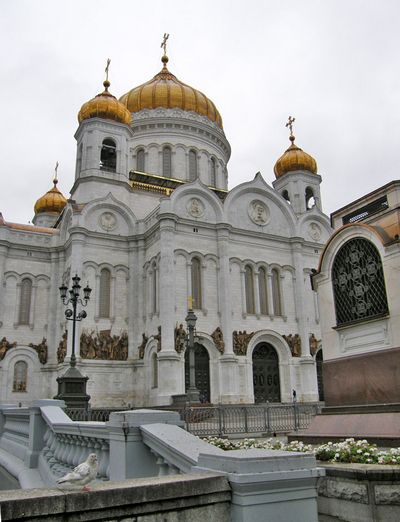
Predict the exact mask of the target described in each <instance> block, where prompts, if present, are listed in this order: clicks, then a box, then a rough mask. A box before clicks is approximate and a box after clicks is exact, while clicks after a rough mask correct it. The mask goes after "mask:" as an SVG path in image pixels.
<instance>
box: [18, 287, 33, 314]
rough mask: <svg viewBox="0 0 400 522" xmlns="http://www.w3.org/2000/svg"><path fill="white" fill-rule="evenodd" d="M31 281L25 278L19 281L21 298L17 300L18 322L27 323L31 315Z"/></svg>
mask: <svg viewBox="0 0 400 522" xmlns="http://www.w3.org/2000/svg"><path fill="white" fill-rule="evenodd" d="M31 299H32V281H31V280H30V279H28V278H25V279H23V280H22V282H21V298H20V301H19V314H18V324H29V318H30V315H31Z"/></svg>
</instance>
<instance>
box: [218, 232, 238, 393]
mask: <svg viewBox="0 0 400 522" xmlns="http://www.w3.org/2000/svg"><path fill="white" fill-rule="evenodd" d="M217 242H218V256H219V282H218V283H219V296H220V304H219V309H220V314H221V330H222V333H223V335H224V341H225V353H224V355H222V356H221V357H220V359H219V361H220V365H221V375H220V398H219V400H220V402H224V403H234V402H237V398H238V394H239V367H238V361H237V357H236V356H235V355H234V353H233V342H232V312H231V305H232V293H231V280H230V265H229V231H228V230H227V229H226V228H219V229H218V230H217Z"/></svg>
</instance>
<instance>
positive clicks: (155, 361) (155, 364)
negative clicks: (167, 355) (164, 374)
mask: <svg viewBox="0 0 400 522" xmlns="http://www.w3.org/2000/svg"><path fill="white" fill-rule="evenodd" d="M151 373H152V381H153V382H152V386H153V388H158V358H157V354H156V353H153V355H152V356H151Z"/></svg>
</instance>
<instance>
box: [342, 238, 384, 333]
mask: <svg viewBox="0 0 400 522" xmlns="http://www.w3.org/2000/svg"><path fill="white" fill-rule="evenodd" d="M332 284H333V293H334V298H335V309H336V322H337V325H338V326H339V325H342V324H346V323H351V322H353V321H361V320H363V319H369V318H371V317H375V316H379V315H382V314H384V313H387V312H388V304H387V298H386V289H385V280H384V277H383V270H382V263H381V258H380V256H379V252H378V250H377V249H376V248H375V246H374V245H373V244H372V243H371V242H370V241H367V240H366V239H362V238H357V239H351V240H350V241H347V243H345V244H344V245H343V246H342V247H341V248H340V250H339V252H338V253H337V254H336V257H335V260H334V262H333V268H332Z"/></svg>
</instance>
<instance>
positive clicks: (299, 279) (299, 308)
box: [292, 243, 310, 356]
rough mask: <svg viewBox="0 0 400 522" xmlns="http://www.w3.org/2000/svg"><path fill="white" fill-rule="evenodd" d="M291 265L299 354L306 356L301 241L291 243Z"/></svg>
mask: <svg viewBox="0 0 400 522" xmlns="http://www.w3.org/2000/svg"><path fill="white" fill-rule="evenodd" d="M292 248H293V251H292V252H293V265H294V269H295V308H296V318H297V324H298V334H299V335H300V338H301V354H302V356H307V355H309V353H310V350H309V347H308V342H309V340H308V337H309V333H308V325H307V316H306V308H305V306H304V304H303V303H305V301H306V296H305V291H304V290H305V289H304V274H303V256H302V245H301V243H294V244H293V247H292Z"/></svg>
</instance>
